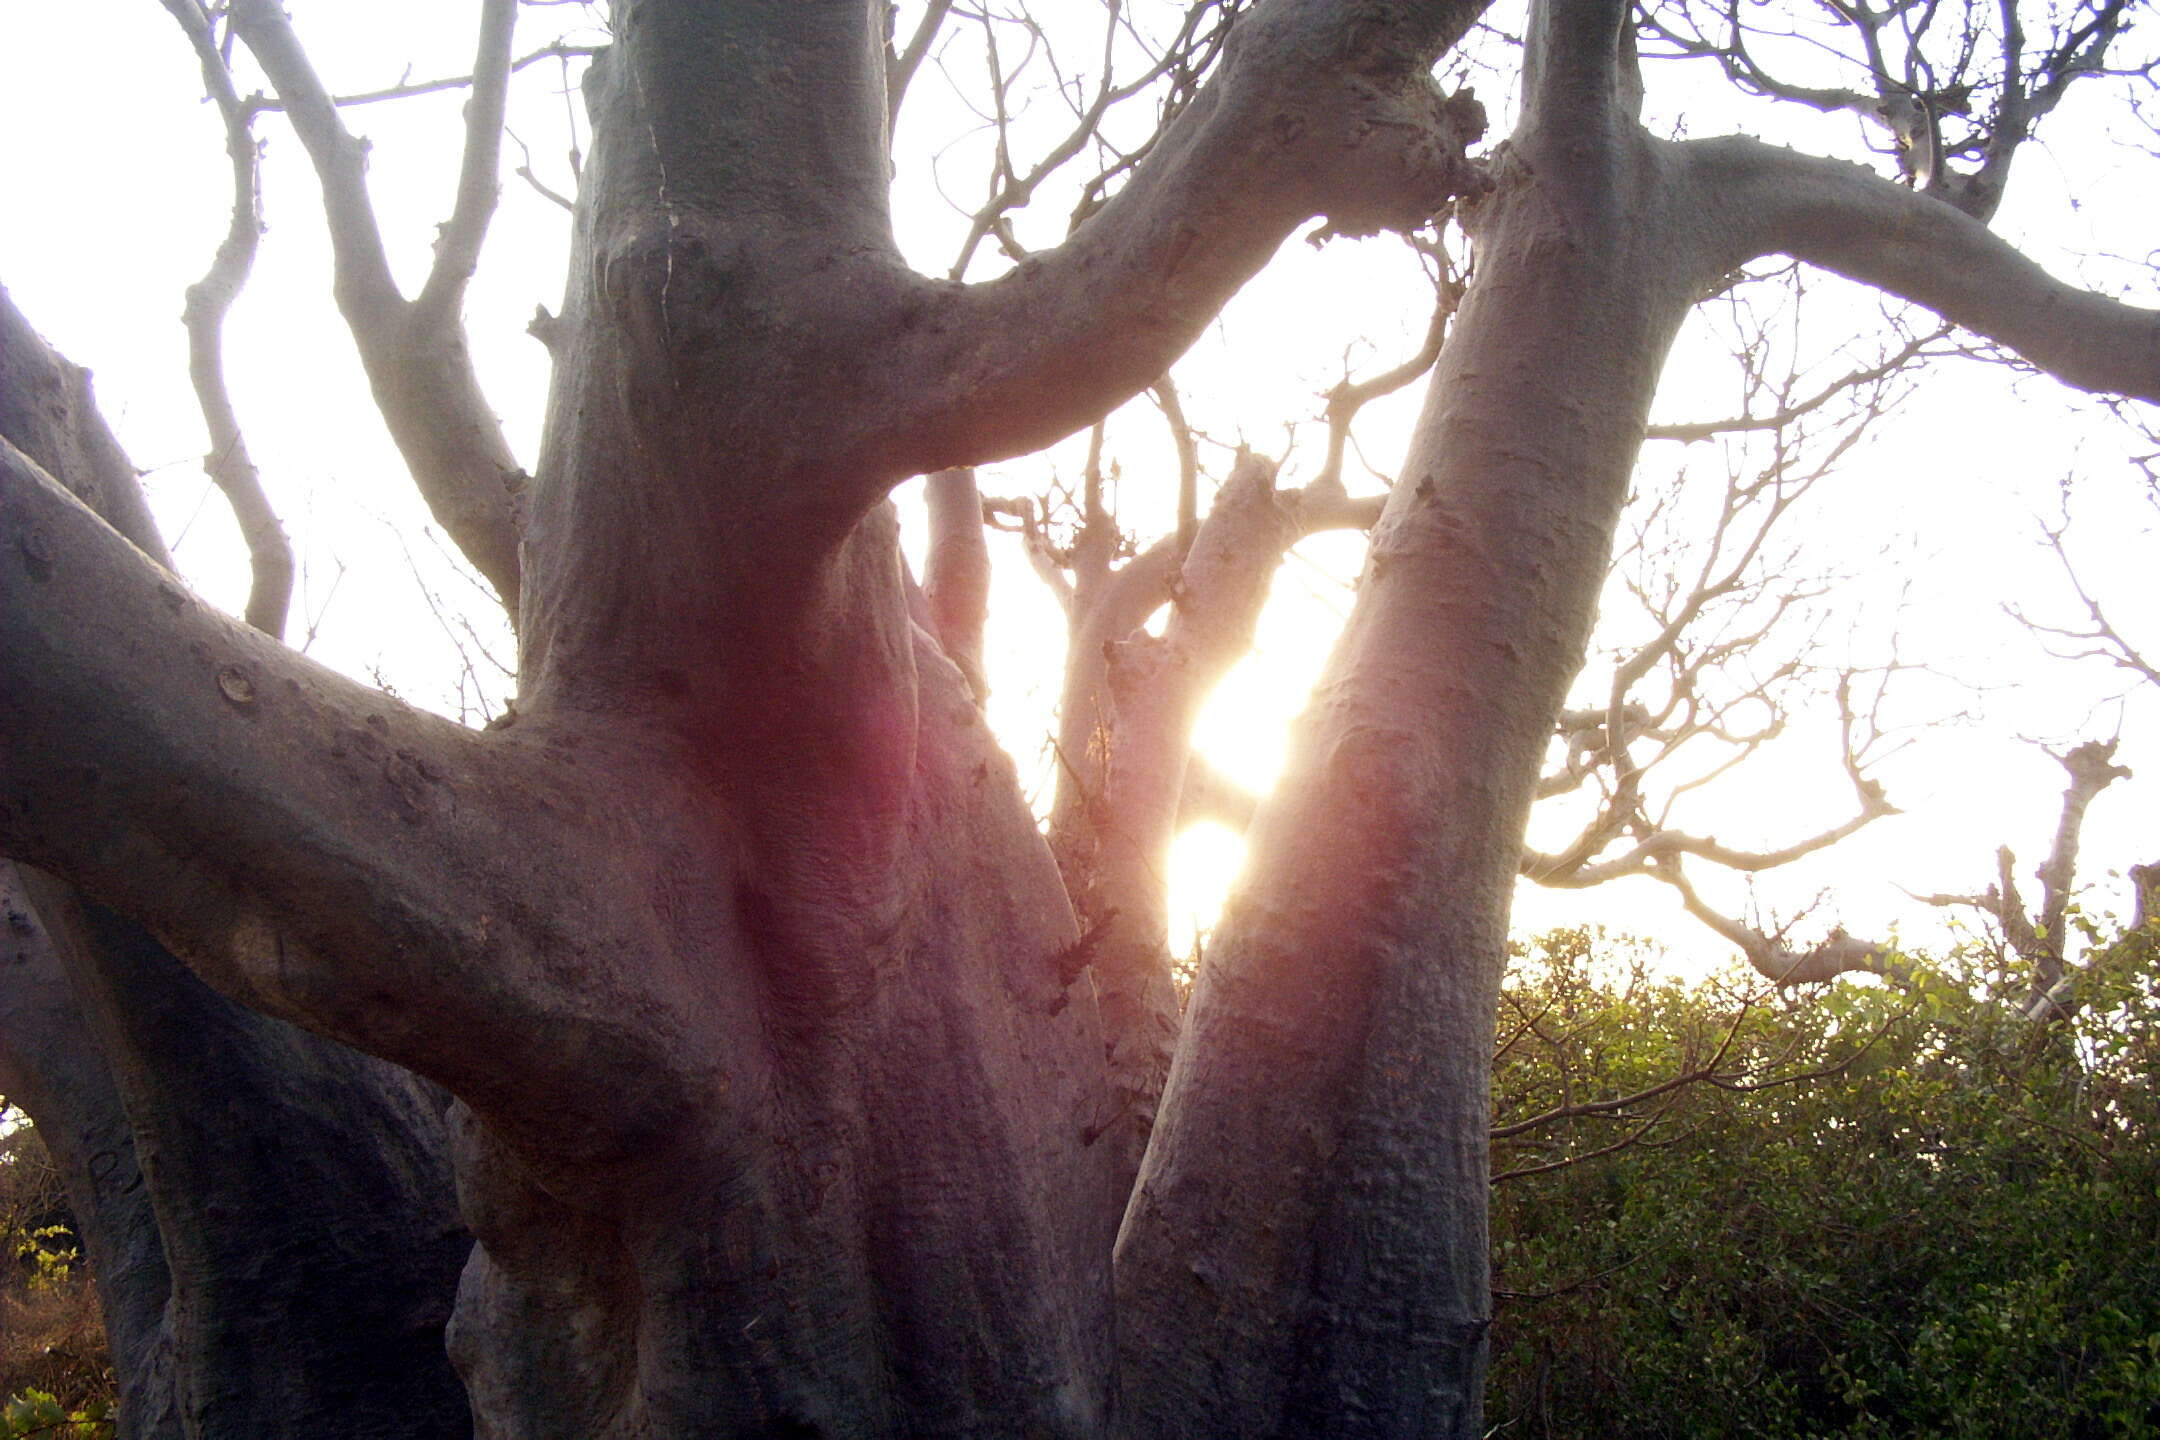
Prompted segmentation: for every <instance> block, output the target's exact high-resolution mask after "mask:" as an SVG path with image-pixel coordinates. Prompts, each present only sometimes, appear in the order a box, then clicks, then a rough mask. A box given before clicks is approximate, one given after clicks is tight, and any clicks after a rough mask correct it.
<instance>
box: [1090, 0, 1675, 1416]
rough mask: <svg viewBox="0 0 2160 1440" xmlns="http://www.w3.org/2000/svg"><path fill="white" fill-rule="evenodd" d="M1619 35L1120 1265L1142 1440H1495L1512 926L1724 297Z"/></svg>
mask: <svg viewBox="0 0 2160 1440" xmlns="http://www.w3.org/2000/svg"><path fill="white" fill-rule="evenodd" d="M1620 8H1621V7H1615V6H1602V5H1601V6H1583V7H1581V8H1580V10H1576V9H1574V7H1565V8H1563V7H1560V6H1557V5H1553V6H1545V7H1540V9H1539V11H1538V15H1537V20H1536V22H1535V25H1536V29H1535V30H1534V33H1533V37H1532V41H1531V44H1532V48H1533V52H1534V55H1533V66H1534V70H1535V73H1534V75H1533V79H1532V81H1531V83H1530V85H1529V89H1528V98H1527V100H1526V113H1525V117H1524V120H1523V123H1522V124H1521V126H1520V127H1519V128H1518V130H1517V132H1516V134H1515V136H1514V138H1513V140H1512V142H1511V144H1510V146H1509V150H1508V152H1505V153H1504V154H1503V156H1502V157H1501V159H1500V161H1499V162H1498V166H1497V174H1496V180H1497V182H1498V188H1497V190H1496V191H1495V193H1493V194H1492V195H1491V196H1489V197H1487V198H1486V199H1484V200H1483V201H1482V202H1480V203H1479V205H1478V206H1477V207H1476V209H1475V210H1474V211H1473V212H1472V214H1471V217H1470V220H1469V223H1470V225H1471V227H1472V232H1473V236H1474V239H1475V240H1476V242H1477V245H1478V271H1477V278H1476V282H1475V283H1474V285H1473V286H1472V288H1471V290H1470V292H1469V296H1468V299H1467V301H1466V303H1465V304H1464V306H1463V309H1462V311H1461V313H1460V315H1459V317H1458V319H1457V321H1456V329H1455V332H1454V334H1453V335H1452V336H1451V337H1450V339H1449V341H1448V343H1447V348H1446V350H1445V351H1444V353H1443V355H1442V357H1441V361H1440V365H1439V369H1438V371H1437V372H1436V373H1435V376H1434V378H1433V382H1432V392H1431V397H1430V399H1429V401H1428V403H1427V407H1426V410H1425V413H1424V415H1423V417H1422V418H1421V420H1420V422H1419V426H1418V430H1417V433H1416V437H1415V439H1414V441H1413V444H1412V448H1411V453H1410V455H1409V458H1408V460H1407V462H1406V463H1405V464H1404V466H1403V469H1402V479H1401V480H1400V481H1399V482H1398V484H1397V487H1396V489H1395V492H1394V495H1393V496H1392V498H1391V500H1390V502H1389V505H1388V507H1387V510H1386V512H1385V515H1384V516H1383V518H1382V520H1381V523H1380V525H1379V527H1378V529H1377V530H1376V532H1375V535H1374V540H1373V547H1372V553H1371V558H1370V560H1369V562H1368V565H1367V568H1366V571H1365V574H1364V577H1363V579H1362V581H1361V583H1360V591H1359V597H1358V604H1357V607H1356V609H1355V611H1354V612H1353V615H1352V617H1351V620H1350V624H1349V627H1348V629H1347V631H1346V632H1345V634H1344V636H1343V639H1342V641H1341V643H1340V645H1339V647H1338V649H1337V651H1336V653H1335V656H1334V658H1333V660H1332V662H1331V664H1330V666H1329V669H1328V671H1327V672H1326V674H1325V676H1324V677H1323V679H1322V680H1321V682H1320V685H1319V687H1318V688H1317V690H1316V691H1315V693H1314V700H1313V704H1312V708H1311V709H1310V710H1309V711H1308V712H1307V714H1306V716H1305V717H1304V719H1303V720H1302V721H1301V722H1300V727H1299V734H1298V737H1297V741H1296V748H1295V752H1294V759H1293V761H1292V768H1291V770H1290V773H1289V775H1288V777H1287V778H1286V780H1285V782H1284V785H1283V788H1282V790H1281V791H1280V792H1279V796H1278V798H1277V799H1275V800H1274V801H1272V802H1271V803H1270V804H1269V805H1267V806H1266V807H1264V809H1263V811H1262V814H1261V817H1260V819H1259V821H1258V823H1257V826H1256V830H1255V833H1254V836H1253V852H1252V853H1253V859H1252V860H1251V862H1250V864H1249V869H1248V872H1247V874H1246V877H1245V879H1244V880H1243V882H1242V883H1241V885H1240V887H1239V890H1238V892H1237V894H1236V895H1235V896H1234V897H1233V899H1232V901H1231V904H1230V908H1229V911H1228V914H1227V916H1226V918H1225V920H1224V923H1223V925H1222V926H1221V928H1220V929H1219V930H1218V931H1217V934H1216V939H1215V942H1214V944H1213V945H1212V946H1211V947H1210V951H1209V955H1208V960H1207V964H1206V967H1205V968H1204V970H1203V972H1202V975H1201V978H1200V983H1199V987H1198V989H1197V991H1196V993H1195V995H1194V998H1193V1000H1192V1002H1191V1005H1190V1007H1189V1010H1188V1015H1187V1026H1188V1034H1187V1037H1186V1040H1185V1042H1184V1045H1183V1047H1182V1048H1181V1049H1180V1051H1179V1056H1178V1061H1177V1064H1176V1066H1175V1067H1174V1068H1173V1070H1172V1072H1171V1077H1170V1084H1169V1089H1168V1091H1167V1092H1166V1094H1165V1097H1164V1106H1163V1119H1162V1121H1161V1123H1160V1124H1159V1125H1158V1128H1157V1131H1156V1139H1155V1143H1154V1145H1153V1147H1152V1148H1151V1149H1150V1151H1149V1154H1148V1159H1147V1163H1146V1165H1145V1167H1144V1168H1143V1170H1142V1172H1141V1180H1140V1187H1139V1190H1138V1191H1137V1193H1136V1194H1135V1196H1134V1198H1133V1202H1132V1206H1131V1208H1130V1210H1129V1211H1128V1213H1127V1216H1126V1220H1125V1225H1124V1229H1123V1231H1122V1233H1121V1235H1120V1237H1119V1250H1118V1257H1117V1276H1118V1293H1119V1301H1120V1336H1121V1348H1122V1352H1123V1358H1124V1361H1125V1366H1126V1368H1125V1371H1124V1395H1125V1397H1126V1401H1127V1404H1128V1407H1129V1411H1130V1419H1131V1423H1132V1431H1133V1433H1134V1434H1136V1435H1146V1436H1165V1437H1168V1436H1180V1437H1183V1436H1196V1435H1221V1436H1231V1435H1237V1436H1285V1437H1287V1436H1300V1437H1305V1436H1421V1437H1422V1436H1430V1437H1451V1440H1452V1437H1473V1436H1476V1435H1478V1434H1479V1433H1480V1425H1481V1422H1480V1408H1479V1407H1480V1394H1479V1392H1480V1387H1481V1377H1482V1371H1483V1364H1484V1353H1485V1331H1486V1326H1487V1324H1488V1320H1489V1314H1490V1311H1489V1303H1490V1302H1489V1291H1488V1281H1487V1273H1488V1272H1487V1259H1486V1230H1485V1214H1486V1187H1487V1179H1486V1172H1487V1162H1486V1128H1487V1125H1488V1123H1489V1116H1488V1113H1487V1112H1488V1100H1487V1083H1488V1078H1489V1068H1490V1062H1489V1056H1490V1050H1491V1039H1492V1025H1493V1014H1494V1007H1495V1003H1496V999H1497V991H1498V984H1499V979H1500V970H1501V965H1502V960H1503V956H1504V951H1505V943H1506V937H1507V917H1508V906H1509V899H1510V896H1511V893H1512V888H1513V884H1514V877H1515V870H1516V865H1517V861H1518V856H1519V854H1520V849H1521V840H1522V833H1523V827H1524V824H1525V820H1526V817H1527V813H1528V808H1529V803H1530V800H1531V796H1532V791H1533V788H1534V785H1535V781H1536V776H1537V770H1538V765H1539V762H1540V759H1541V758H1542V755H1543V753H1544V749H1545V745H1546V740H1547V737H1548V736H1549V734H1550V733H1551V724H1552V720H1553V717H1554V715H1555V713H1556V712H1557V710H1558V708H1559V706H1560V704H1561V701H1562V698H1563V696H1564V693H1565V690H1566V687H1567V685H1568V682H1569V680H1570V679H1571V677H1572V676H1573V675H1574V673H1575V670H1576V669H1577V668H1578V666H1579V665H1580V663H1581V660H1582V655H1583V648H1584V645H1585V644H1586V642H1587V640H1588V637H1589V632H1590V626H1591V622H1592V619H1593V616H1594V612H1595V608H1596V604H1597V597H1598V592H1599V589H1600V586H1601V584H1602V581H1603V577H1604V574H1605V568H1606V561H1607V557H1608V554H1609V549H1610V544H1611V537H1612V532H1613V528H1614V525H1615V523H1616V521H1617V518H1618V515H1619V511H1620V507H1621V503H1622V500H1623V499H1624V497H1625V493H1626V488H1627V479H1628V475H1629V473H1630V471H1631V469H1632V466H1633V463H1634V458H1635V453H1636V450H1637V448H1638V446H1639V444H1640V441H1641V436H1642V428H1643V425H1644V423H1645V419H1646V416H1647V412H1648V407H1649V403H1650V399H1651V393H1652V390H1653V388H1654V385H1655V380H1656V376H1657V371H1658V368H1659V365H1660V363H1661V361H1662V358H1663V356H1664V353H1665V350H1666V348H1667V346H1668V344H1669V343H1670V340H1671V337H1672V335H1673V333H1674V331H1675V329H1676V328H1677V326H1678V324H1679V322H1680V320H1681V318H1682V317H1683V316H1684V314H1685V312H1686V310H1687V307H1688V305H1689V303H1690V301H1691V300H1692V298H1693V295H1694V293H1695V291H1694V288H1693V287H1694V285H1695V284H1696V283H1697V281H1698V279H1699V277H1698V275H1697V273H1696V272H1697V270H1698V268H1699V266H1700V264H1701V261H1700V259H1699V258H1698V257H1697V256H1696V254H1695V252H1696V250H1697V249H1698V248H1699V247H1697V246H1695V245H1694V244H1692V243H1691V241H1690V237H1689V236H1688V235H1687V234H1686V233H1685V231H1684V230H1683V229H1682V228H1681V225H1680V221H1679V219H1678V218H1677V217H1678V216H1680V215H1684V213H1685V210H1684V207H1683V206H1680V205H1679V204H1678V202H1679V201H1680V200H1681V199H1682V198H1684V197H1680V196H1677V195H1676V194H1675V190H1676V183H1677V182H1676V180H1675V177H1674V176H1673V174H1672V173H1670V167H1669V165H1668V163H1667V160H1668V153H1667V151H1666V150H1665V149H1664V148H1662V147H1657V146H1654V145H1653V144H1652V143H1651V142H1650V141H1649V140H1648V139H1647V138H1646V137H1644V136H1643V135H1642V134H1641V132H1640V131H1639V129H1637V128H1636V127H1635V126H1634V124H1633V123H1632V120H1631V119H1630V118H1629V117H1628V116H1627V115H1626V113H1625V112H1624V109H1623V108H1622V105H1621V102H1620V100H1619V98H1618V94H1617V74H1618V69H1619V67H1618V65H1617V56H1616V39H1617V34H1618V30H1619V20H1618V15H1617V13H1616V12H1617V11H1618V10H1619V9H1620ZM1556 16H1557V17H1560V18H1557V19H1556V18H1555V17H1556Z"/></svg>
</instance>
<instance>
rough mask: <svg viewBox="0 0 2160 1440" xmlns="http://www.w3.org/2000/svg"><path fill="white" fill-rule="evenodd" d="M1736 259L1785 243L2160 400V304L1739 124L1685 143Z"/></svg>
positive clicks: (2012, 344) (2064, 375)
mask: <svg viewBox="0 0 2160 1440" xmlns="http://www.w3.org/2000/svg"><path fill="white" fill-rule="evenodd" d="M1679 148H1680V149H1681V150H1682V151H1683V152H1685V153H1687V154H1688V155H1689V157H1690V163H1691V164H1692V165H1693V166H1694V167H1696V169H1697V171H1698V173H1699V174H1700V175H1701V176H1702V177H1703V178H1704V179H1705V180H1708V181H1710V182H1711V183H1710V185H1709V187H1708V188H1707V192H1706V193H1708V194H1709V195H1711V196H1712V197H1713V203H1714V204H1715V205H1716V206H1717V207H1718V209H1719V210H1720V212H1721V214H1722V218H1723V220H1724V221H1725V223H1727V224H1729V225H1730V226H1732V227H1733V231H1734V235H1735V239H1736V245H1735V254H1734V256H1733V259H1734V263H1736V264H1737V263H1743V262H1744V261H1746V260H1749V259H1753V258H1756V257H1758V256H1761V255H1765V254H1769V253H1771V252H1782V253H1784V254H1788V255H1791V256H1793V257H1794V258H1795V259H1799V260H1805V261H1807V262H1809V263H1810V264H1814V265H1820V266H1822V267H1824V268H1825V269H1828V270H1834V271H1836V272H1837V273H1839V274H1840V275H1844V276H1847V277H1848V278H1850V279H1854V280H1858V281H1860V282H1861V283H1863V284H1868V285H1873V286H1876V287H1877V288H1879V289H1883V290H1887V291H1889V292H1890V293H1892V294H1894V295H1899V296H1903V297H1904V298H1905V299H1908V300H1912V301H1915V302H1917V303H1919V304H1922V305H1925V306H1927V307H1928V308H1929V309H1931V310H1934V311H1935V312H1936V313H1937V314H1939V315H1941V316H1942V317H1943V318H1944V319H1946V320H1950V321H1952V322H1954V323H1956V324H1958V325H1962V326H1964V327H1965V328H1966V329H1968V330H1972V331H1975V332H1977V333H1979V334H1981V335H1984V336H1986V337H1987V338H1989V339H1990V340H1994V341H1996V342H1997V343H1999V344H2002V345H2005V346H2008V347H2009V348H2010V349H2012V350H2015V351H2016V352H2017V353H2018V354H2020V355H2021V356H2023V357H2024V358H2025V359H2027V360H2029V361H2031V362H2032V363H2033V364H2034V365H2036V366H2038V367H2039V368H2041V369H2042V370H2045V371H2047V372H2048V373H2049V374H2051V375H2053V376H2055V378H2057V379H2058V380H2061V381H2062V382H2063V383H2065V384H2067V385H2071V386H2074V387H2076V388H2078V389H2081V390H2091V391H2099V392H2105V393H2112V394H2119V395H2127V396H2131V397H2133V398H2135V399H2140V400H2147V401H2152V402H2156V403H2160V313H2156V312H2154V311H2152V310H2145V309H2140V308H2138V307H2136V306H2132V305H2125V304H2123V303H2121V302H2120V301H2115V300H2110V299H2108V298H2106V297H2105V296H2101V295H2095V294H2093V293H2091V292H2090V291H2086V290H2081V289H2078V288H2077V287H2075V286H2071V285H2065V284H2063V283H2062V282H2061V281H2059V280H2056V279H2054V278H2053V277H2052V276H2050V275H2048V274H2047V272H2046V271H2044V270H2042V269H2041V268H2040V267H2039V266H2038V265H2036V264H2034V263H2033V262H2032V261H2031V260H2028V259H2026V258H2025V257H2024V256H2023V255H2020V254H2019V253H2018V252H2017V251H2016V250H2015V249H2013V248H2011V246H2010V245H2009V244H2008V243H2007V242H2005V241H2003V240H2002V239H2001V238H1999V237H1998V236H1996V235H1994V234H1992V233H1991V232H1990V231H1989V230H1988V229H1987V227H1986V226H1984V225H1982V224H1981V223H1980V222H1979V221H1977V220H1974V219H1972V218H1971V217H1970V216H1967V215H1964V214H1962V213H1960V212H1959V211H1957V210H1955V209H1953V208H1951V207H1950V206H1949V205H1946V204H1944V203H1942V202H1941V201H1938V200H1934V199H1931V198H1929V197H1928V196H1925V195H1919V194H1915V193H1914V192H1912V191H1911V190H1908V189H1905V188H1904V187H1903V186H1900V185H1896V184H1893V183H1892V182H1890V181H1888V180H1884V179H1882V178H1881V177H1879V176H1876V175H1873V174H1870V173H1869V172H1868V171H1866V170H1864V169H1862V168H1860V167H1859V166H1857V165H1848V164H1845V163H1843V162H1840V161H1833V160H1822V159H1817V158H1815V157H1812V156H1805V155H1799V154H1796V153H1794V152H1792V151H1790V150H1783V149H1779V148H1777V147H1775V146H1770V145H1765V144H1763V143H1761V142H1760V141H1756V140H1751V139H1745V138H1740V137H1731V138H1726V139H1720V140H1708V141H1698V142H1691V143H1689V144H1686V145H1683V146H1681V147H1679Z"/></svg>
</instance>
